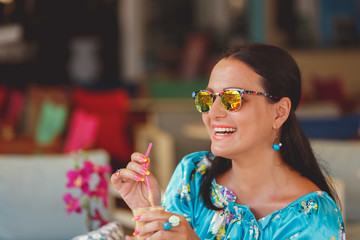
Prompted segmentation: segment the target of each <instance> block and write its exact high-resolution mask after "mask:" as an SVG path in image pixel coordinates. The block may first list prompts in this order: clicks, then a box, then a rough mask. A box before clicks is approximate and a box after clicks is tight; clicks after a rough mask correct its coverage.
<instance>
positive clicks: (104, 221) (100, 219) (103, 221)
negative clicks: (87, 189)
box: [91, 208, 109, 227]
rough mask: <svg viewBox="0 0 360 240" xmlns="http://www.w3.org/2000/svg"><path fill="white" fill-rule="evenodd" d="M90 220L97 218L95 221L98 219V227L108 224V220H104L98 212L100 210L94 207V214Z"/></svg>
mask: <svg viewBox="0 0 360 240" xmlns="http://www.w3.org/2000/svg"><path fill="white" fill-rule="evenodd" d="M91 219H92V220H97V221H100V227H102V226H104V225H106V224H108V223H109V222H108V221H106V220H105V219H104V218H103V217H102V216H101V214H100V211H99V209H97V208H95V216H92V217H91Z"/></svg>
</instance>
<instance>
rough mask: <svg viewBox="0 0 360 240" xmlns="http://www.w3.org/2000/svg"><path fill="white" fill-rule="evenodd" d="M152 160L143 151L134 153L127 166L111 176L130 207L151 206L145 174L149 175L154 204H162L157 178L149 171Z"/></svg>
mask: <svg viewBox="0 0 360 240" xmlns="http://www.w3.org/2000/svg"><path fill="white" fill-rule="evenodd" d="M149 165H150V160H149V159H148V158H146V157H145V156H144V155H143V154H141V153H133V154H132V155H131V161H130V162H129V163H128V165H127V166H126V168H122V169H119V170H118V171H117V172H116V173H114V174H113V175H112V176H111V182H112V184H113V185H114V187H115V189H116V190H117V191H118V193H119V194H120V195H121V197H122V198H123V199H124V201H125V202H126V204H127V205H128V206H129V207H130V209H134V208H138V207H150V206H151V203H150V201H149V191H148V187H147V185H146V181H145V176H146V175H148V176H149V182H150V188H151V192H152V194H153V197H154V204H155V205H156V206H159V205H160V202H161V191H160V186H159V183H158V181H157V179H156V178H155V177H154V176H153V175H152V174H150V172H149V171H148V168H149Z"/></svg>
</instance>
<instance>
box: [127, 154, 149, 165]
mask: <svg viewBox="0 0 360 240" xmlns="http://www.w3.org/2000/svg"><path fill="white" fill-rule="evenodd" d="M131 161H133V162H137V163H139V164H141V165H143V166H144V167H147V168H148V167H149V164H150V159H149V158H147V157H145V156H144V154H142V153H138V152H134V153H133V154H131Z"/></svg>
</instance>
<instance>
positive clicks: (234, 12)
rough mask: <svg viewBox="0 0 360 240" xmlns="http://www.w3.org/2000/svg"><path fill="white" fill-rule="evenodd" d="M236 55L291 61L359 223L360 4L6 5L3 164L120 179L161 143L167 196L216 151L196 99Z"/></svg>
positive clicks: (84, 1)
mask: <svg viewBox="0 0 360 240" xmlns="http://www.w3.org/2000/svg"><path fill="white" fill-rule="evenodd" d="M238 42H242V43H252V42H261V43H268V44H273V45H276V46H279V47H282V48H284V49H286V50H288V51H289V52H290V53H291V55H292V56H293V57H294V58H295V60H296V62H297V63H298V65H299V66H300V69H301V72H302V81H303V86H302V88H303V96H302V101H301V104H300V106H299V109H298V111H297V112H298V113H297V114H298V117H299V120H300V124H301V125H302V127H303V129H304V131H305V133H306V134H307V135H308V137H309V138H310V139H311V141H312V143H313V144H314V149H315V150H316V151H317V153H318V155H319V159H324V160H326V161H327V162H328V163H327V164H328V168H329V170H330V172H331V173H332V174H333V175H334V176H335V177H336V178H337V179H339V181H340V185H341V186H342V187H341V189H342V190H341V191H343V192H342V197H343V198H344V199H345V200H344V206H346V208H344V209H345V210H344V213H345V211H346V218H347V219H346V220H347V222H349V223H358V222H360V217H359V216H360V206H359V205H358V203H359V202H360V192H359V191H358V187H357V186H358V184H359V183H360V158H359V156H360V152H359V151H360V142H359V139H360V137H359V136H360V129H359V123H360V117H359V116H360V80H359V76H360V1H359V0H342V1H338V0H176V1H166V0H151V1H149V0H148V1H147V0H62V1H47V0H0V154H1V156H2V159H6V158H7V157H9V156H14V155H16V156H21V157H23V158H27V157H33V156H34V155H35V156H38V155H42V156H44V155H45V154H47V155H58V156H62V155H66V154H67V153H70V152H72V151H75V150H78V149H86V150H89V151H91V150H94V149H102V150H104V151H105V152H106V154H107V157H108V160H109V163H110V164H111V166H112V167H113V170H116V169H117V168H120V167H124V166H126V164H127V162H128V161H129V157H130V155H131V153H132V152H133V151H140V152H145V151H146V147H147V144H148V142H149V141H152V142H153V143H154V149H153V151H152V153H151V157H152V159H154V160H153V166H152V170H153V171H154V172H155V173H156V175H158V176H159V179H160V182H161V184H162V187H163V188H165V186H166V183H167V181H168V180H169V178H170V176H171V173H172V171H173V169H174V167H175V166H176V164H177V163H178V162H179V161H180V159H181V158H182V157H183V156H184V155H186V154H188V153H191V152H194V151H199V150H207V149H209V139H208V136H207V133H206V131H205V130H204V128H203V127H202V123H201V116H200V114H199V113H198V112H197V111H196V110H195V108H194V106H193V101H192V99H191V92H192V91H193V90H198V89H201V88H204V87H205V86H206V85H207V79H208V77H209V73H210V71H211V68H212V67H213V66H214V63H215V62H216V61H217V56H218V55H219V53H221V51H222V50H223V49H224V48H226V47H227V46H229V45H231V44H233V43H238ZM47 155H46V156H47ZM4 164H5V160H4V161H0V166H2V165H3V166H4ZM19 167H21V166H19ZM0 168H1V167H0ZM345 203H346V204H345ZM353 229H355V230H353ZM353 229H352V231H353V232H354V231H356V228H353ZM359 235H360V234H359ZM354 239H355V238H354Z"/></svg>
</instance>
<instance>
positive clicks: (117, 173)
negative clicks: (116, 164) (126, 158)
mask: <svg viewBox="0 0 360 240" xmlns="http://www.w3.org/2000/svg"><path fill="white" fill-rule="evenodd" d="M120 172H121V168H119V169H118V170H116V172H115V174H116V176H119V175H120ZM119 179H120V181H121V182H125V181H126V180H124V179H122V178H119Z"/></svg>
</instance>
